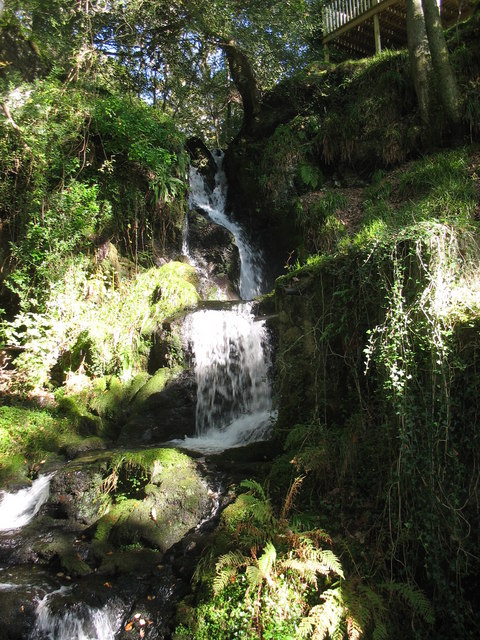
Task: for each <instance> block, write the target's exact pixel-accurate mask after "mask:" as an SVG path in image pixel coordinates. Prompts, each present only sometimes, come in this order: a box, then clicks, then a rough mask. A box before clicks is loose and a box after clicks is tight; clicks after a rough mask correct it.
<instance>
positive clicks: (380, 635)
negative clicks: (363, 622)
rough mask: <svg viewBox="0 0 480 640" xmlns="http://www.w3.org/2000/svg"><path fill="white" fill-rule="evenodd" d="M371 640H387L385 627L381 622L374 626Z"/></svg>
mask: <svg viewBox="0 0 480 640" xmlns="http://www.w3.org/2000/svg"><path fill="white" fill-rule="evenodd" d="M372 640H388V631H387V625H386V624H385V623H384V622H382V621H381V620H380V621H379V622H377V623H376V624H375V628H374V630H373V634H372Z"/></svg>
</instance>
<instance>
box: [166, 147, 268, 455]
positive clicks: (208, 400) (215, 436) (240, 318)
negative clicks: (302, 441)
mask: <svg viewBox="0 0 480 640" xmlns="http://www.w3.org/2000/svg"><path fill="white" fill-rule="evenodd" d="M214 157H215V160H216V163H217V173H216V178H215V188H214V190H213V192H211V191H210V190H209V188H208V187H207V186H206V183H205V180H204V178H203V176H202V175H201V174H200V173H199V172H198V171H197V170H196V169H195V168H194V167H192V168H191V169H190V207H191V208H199V209H201V210H202V211H204V212H205V213H206V214H207V215H208V217H209V218H210V219H211V220H212V221H213V222H215V223H216V224H218V225H221V226H223V227H225V228H226V229H228V230H229V231H230V232H231V233H232V234H233V236H234V238H235V243H236V245H237V247H238V250H239V254H240V296H241V298H242V299H243V300H246V301H248V300H252V299H253V298H254V297H255V296H258V295H260V294H261V293H264V291H263V289H262V287H263V285H264V271H265V261H264V258H263V254H262V252H261V251H260V250H258V249H255V248H254V247H253V246H252V244H251V243H250V242H249V240H248V236H247V234H246V233H245V231H244V229H243V227H242V226H241V225H240V224H239V223H237V222H235V221H233V220H231V218H230V217H229V216H228V214H227V212H226V195H227V181H226V176H225V173H224V171H223V168H222V164H223V154H221V153H217V154H215V156H214ZM183 250H184V253H185V255H188V226H186V227H185V235H184V241H183ZM184 334H185V337H186V338H187V340H188V342H189V343H190V345H191V349H192V353H193V357H194V365H195V378H196V383H197V406H196V435H195V437H193V438H185V439H184V440H181V441H175V444H176V445H177V446H182V447H186V448H190V449H194V450H196V451H203V452H216V451H223V450H225V449H229V448H232V447H237V446H241V445H244V444H248V443H250V442H255V441H259V440H264V439H265V438H266V437H267V436H268V434H269V432H270V429H271V417H272V411H271V409H272V397H271V385H270V381H269V369H270V364H271V360H270V347H269V336H268V332H267V329H266V326H265V322H264V321H262V320H259V319H257V318H255V316H254V315H253V313H252V303H250V302H244V303H243V304H238V305H235V306H234V307H233V308H230V309H223V310H222V309H215V310H201V311H196V312H194V313H191V314H190V315H189V316H188V317H187V318H186V320H185V323H184Z"/></svg>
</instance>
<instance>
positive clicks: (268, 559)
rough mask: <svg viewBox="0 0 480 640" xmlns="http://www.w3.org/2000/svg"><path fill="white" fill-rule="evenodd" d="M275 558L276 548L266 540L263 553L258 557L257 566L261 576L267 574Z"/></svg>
mask: <svg viewBox="0 0 480 640" xmlns="http://www.w3.org/2000/svg"><path fill="white" fill-rule="evenodd" d="M276 559H277V550H276V549H275V547H274V546H273V544H272V543H271V542H267V544H266V545H265V549H264V551H263V554H262V555H261V557H260V558H259V559H258V568H259V569H260V571H261V572H262V574H263V576H265V577H266V576H269V575H270V572H271V570H272V568H273V566H274V565H275V561H276Z"/></svg>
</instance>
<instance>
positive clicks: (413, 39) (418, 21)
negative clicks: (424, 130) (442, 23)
mask: <svg viewBox="0 0 480 640" xmlns="http://www.w3.org/2000/svg"><path fill="white" fill-rule="evenodd" d="M407 40H408V54H409V57H410V67H411V70H412V76H413V83H414V85H415V92H416V94H417V100H418V108H419V111H420V117H421V119H422V122H423V123H424V124H428V123H429V119H430V104H431V95H430V91H431V72H432V61H431V57H430V51H429V47H428V38H427V32H426V30H425V20H424V17H423V9H422V0H407Z"/></svg>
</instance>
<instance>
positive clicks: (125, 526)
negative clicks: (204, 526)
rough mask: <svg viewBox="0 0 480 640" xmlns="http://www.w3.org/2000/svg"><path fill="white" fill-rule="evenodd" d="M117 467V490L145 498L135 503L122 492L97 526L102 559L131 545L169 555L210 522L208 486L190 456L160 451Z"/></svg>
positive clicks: (122, 458) (123, 458) (123, 459)
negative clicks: (201, 524)
mask: <svg viewBox="0 0 480 640" xmlns="http://www.w3.org/2000/svg"><path fill="white" fill-rule="evenodd" d="M112 462H113V471H112V473H114V474H115V477H116V478H118V481H117V487H119V486H122V487H123V489H124V490H127V489H128V487H130V490H131V491H132V492H133V491H135V492H136V493H137V495H138V493H140V495H139V497H138V498H131V497H129V496H128V495H125V493H123V494H122V493H119V492H118V490H117V492H116V494H115V496H114V500H115V504H114V505H113V506H112V507H111V509H110V511H109V512H108V513H107V514H105V515H104V516H103V517H102V518H100V520H99V521H98V522H97V524H96V529H95V534H94V538H95V541H96V543H97V547H96V548H97V552H98V553H104V552H105V550H106V549H121V548H122V547H126V546H129V545H141V546H146V547H151V548H153V549H159V550H160V551H163V552H164V551H166V550H167V549H169V548H170V547H171V546H172V545H173V544H175V543H176V542H178V541H179V540H181V539H182V538H183V536H184V535H185V534H186V533H187V532H188V531H189V530H190V529H191V528H192V527H194V526H195V525H197V524H198V523H199V522H200V521H201V520H202V518H203V517H204V516H205V514H206V512H207V510H208V508H209V500H210V499H209V492H208V485H207V483H206V482H205V480H204V479H203V478H202V477H201V476H200V474H199V472H198V470H197V466H196V464H195V463H194V462H193V461H192V460H191V459H190V458H189V457H188V456H186V455H185V454H183V453H180V452H178V451H176V450H173V449H156V450H147V451H145V452H131V453H127V454H122V455H119V457H118V459H117V461H112ZM122 478H126V480H124V482H123V485H122V484H121V483H122ZM141 483H143V487H142V486H141Z"/></svg>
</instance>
